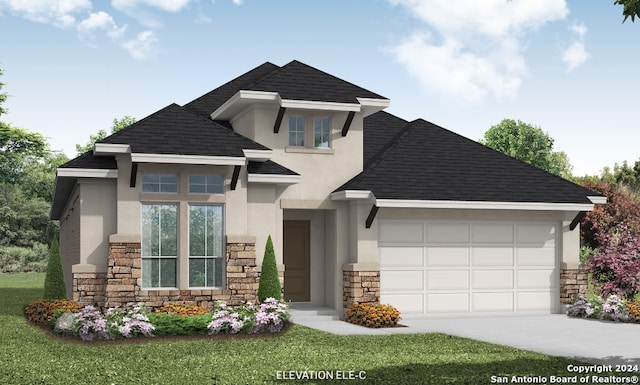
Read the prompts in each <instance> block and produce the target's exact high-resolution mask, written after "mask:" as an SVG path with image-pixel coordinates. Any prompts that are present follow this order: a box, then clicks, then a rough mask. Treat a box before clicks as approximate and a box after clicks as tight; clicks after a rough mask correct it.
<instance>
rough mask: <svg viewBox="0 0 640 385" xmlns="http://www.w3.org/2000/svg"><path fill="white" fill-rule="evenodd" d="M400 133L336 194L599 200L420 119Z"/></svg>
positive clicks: (444, 197)
mask: <svg viewBox="0 0 640 385" xmlns="http://www.w3.org/2000/svg"><path fill="white" fill-rule="evenodd" d="M376 115H377V114H376ZM380 118H381V117H380V116H378V117H375V116H374V117H373V118H372V120H371V121H374V122H376V121H377V122H380ZM382 119H388V117H382ZM391 120H393V119H391ZM369 121H370V120H369V118H366V119H365V128H364V132H365V136H366V135H368V133H369V132H368V131H367V127H368V122H369ZM396 123H397V121H396ZM395 129H397V127H396V128H395ZM374 131H375V130H374ZM397 132H398V133H397V135H396V136H395V137H394V138H393V140H392V141H391V142H390V143H388V144H387V146H385V147H383V148H382V149H381V150H380V151H379V152H378V155H377V156H376V157H375V158H374V159H372V160H371V161H370V162H369V164H368V165H367V166H366V167H365V170H364V171H363V172H362V173H360V174H359V175H357V176H356V177H354V178H353V179H351V180H350V181H349V182H347V183H345V184H344V185H342V186H341V187H339V188H338V189H337V190H336V191H342V190H368V191H372V192H373V193H374V195H375V196H376V198H378V199H401V200H446V201H489V202H543V203H591V201H590V200H589V199H588V198H587V196H593V195H598V194H595V193H593V192H592V191H589V190H587V189H585V188H583V187H581V186H578V185H576V184H574V183H572V182H569V181H567V180H565V179H562V178H560V177H557V176H555V175H552V174H549V173H547V172H545V171H543V170H540V169H538V168H536V167H533V166H530V165H528V164H526V163H523V162H521V161H519V160H516V159H514V158H511V157H509V156H506V155H504V154H501V153H499V152H497V151H494V150H492V149H490V148H488V147H485V146H483V145H481V144H479V143H477V142H475V141H472V140H470V139H467V138H465V137H462V136H460V135H458V134H455V133H453V132H451V131H448V130H446V129H444V128H442V127H439V126H437V125H435V124H433V123H430V122H427V121H425V120H422V119H418V120H415V121H413V122H411V123H408V124H406V125H405V126H404V127H403V128H402V129H401V130H398V131H397Z"/></svg>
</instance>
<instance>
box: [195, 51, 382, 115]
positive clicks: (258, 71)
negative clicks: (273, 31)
mask: <svg viewBox="0 0 640 385" xmlns="http://www.w3.org/2000/svg"><path fill="white" fill-rule="evenodd" d="M240 90H247V91H265V92H277V93H278V94H279V95H280V97H281V98H283V99H291V100H308V101H320V102H337V103H358V100H357V98H359V97H360V98H371V99H386V98H385V97H384V96H380V95H378V94H376V93H373V92H371V91H368V90H366V89H364V88H362V87H358V86H356V85H355V84H352V83H349V82H347V81H345V80H342V79H340V78H337V77H335V76H333V75H330V74H328V73H326V72H323V71H320V70H319V69H316V68H313V67H311V66H308V65H306V64H304V63H301V62H299V61H297V60H294V61H292V62H290V63H288V64H286V65H284V66H282V67H278V66H277V65H275V64H272V63H269V62H267V63H264V64H262V65H260V66H258V67H256V68H254V69H252V70H251V71H249V72H247V73H245V74H244V75H241V76H239V77H237V78H235V79H234V80H232V81H230V82H228V83H226V84H224V85H222V86H220V87H218V88H216V89H215V90H213V91H211V92H208V93H206V94H204V95H202V96H200V97H199V98H197V99H194V100H193V101H191V102H189V103H187V104H185V107H186V108H187V109H189V110H191V111H193V112H195V113H197V114H199V115H202V116H207V117H208V116H210V115H211V113H212V112H213V111H215V110H216V109H218V108H219V107H220V106H221V105H222V104H224V102H226V101H227V100H229V98H231V97H232V96H233V95H235V93H236V92H238V91H240Z"/></svg>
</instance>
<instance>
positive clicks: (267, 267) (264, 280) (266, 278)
mask: <svg viewBox="0 0 640 385" xmlns="http://www.w3.org/2000/svg"><path fill="white" fill-rule="evenodd" d="M281 297H282V288H281V287H280V278H278V265H277V263H276V253H275V252H274V251H273V242H272V241H271V235H269V238H267V245H266V246H265V248H264V258H263V259H262V269H261V271H260V281H259V283H258V300H259V301H260V302H263V301H264V300H265V299H267V298H275V299H277V300H278V301H279V300H280V298H281Z"/></svg>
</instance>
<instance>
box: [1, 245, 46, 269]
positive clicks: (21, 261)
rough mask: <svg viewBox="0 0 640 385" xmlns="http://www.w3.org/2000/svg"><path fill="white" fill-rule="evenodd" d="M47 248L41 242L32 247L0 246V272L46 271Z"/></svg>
mask: <svg viewBox="0 0 640 385" xmlns="http://www.w3.org/2000/svg"><path fill="white" fill-rule="evenodd" d="M48 254H49V248H48V247H47V245H45V244H42V243H35V244H34V245H33V247H17V246H4V247H0V272H2V273H29V272H34V273H41V272H45V271H47V256H48Z"/></svg>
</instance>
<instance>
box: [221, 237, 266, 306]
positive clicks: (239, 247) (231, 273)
mask: <svg viewBox="0 0 640 385" xmlns="http://www.w3.org/2000/svg"><path fill="white" fill-rule="evenodd" d="M226 259H227V275H226V278H227V280H226V286H227V287H226V288H227V290H228V296H229V298H228V299H225V300H226V301H227V303H228V304H230V305H239V304H241V303H242V302H247V301H250V302H253V303H256V302H258V280H259V273H258V268H257V266H256V237H252V236H237V235H236V236H230V235H229V236H227V256H226Z"/></svg>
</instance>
